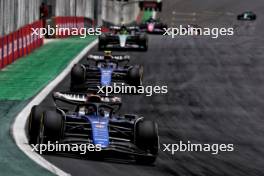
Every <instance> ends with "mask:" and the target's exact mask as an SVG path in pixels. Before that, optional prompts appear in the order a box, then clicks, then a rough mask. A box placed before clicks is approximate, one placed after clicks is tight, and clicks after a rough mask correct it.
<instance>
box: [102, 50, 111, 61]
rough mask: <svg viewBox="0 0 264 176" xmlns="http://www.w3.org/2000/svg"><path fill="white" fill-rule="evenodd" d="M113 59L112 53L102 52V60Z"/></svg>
mask: <svg viewBox="0 0 264 176" xmlns="http://www.w3.org/2000/svg"><path fill="white" fill-rule="evenodd" d="M112 58H113V56H112V51H105V52H104V59H106V60H111V59H112Z"/></svg>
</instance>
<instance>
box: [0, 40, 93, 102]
mask: <svg viewBox="0 0 264 176" xmlns="http://www.w3.org/2000/svg"><path fill="white" fill-rule="evenodd" d="M94 39H95V37H87V38H85V39H80V38H79V37H75V38H68V39H61V40H58V41H54V42H50V43H47V44H46V45H44V46H43V47H41V48H40V49H38V50H35V51H34V52H33V53H31V54H30V55H28V56H26V57H23V58H20V59H19V60H17V61H16V62H14V63H13V64H11V65H9V66H7V67H6V68H5V69H3V70H1V71H0V100H26V99H29V98H31V97H32V96H34V95H35V94H36V93H37V92H39V91H40V90H41V89H42V88H43V87H44V86H45V85H47V83H48V82H50V81H51V80H53V79H54V78H55V77H56V76H57V75H58V74H59V73H60V72H61V71H62V70H63V69H64V68H65V67H66V66H67V65H68V64H69V62H70V61H71V60H72V59H73V58H74V57H75V56H76V55H77V54H78V53H79V52H80V51H81V50H82V49H84V48H85V47H86V46H87V44H88V43H90V42H91V41H93V40H94Z"/></svg>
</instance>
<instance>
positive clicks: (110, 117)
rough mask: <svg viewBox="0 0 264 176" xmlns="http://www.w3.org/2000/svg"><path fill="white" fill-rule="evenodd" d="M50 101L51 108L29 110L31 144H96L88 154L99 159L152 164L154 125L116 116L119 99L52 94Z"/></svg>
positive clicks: (130, 116) (155, 145) (155, 143)
mask: <svg viewBox="0 0 264 176" xmlns="http://www.w3.org/2000/svg"><path fill="white" fill-rule="evenodd" d="M53 99H54V103H55V107H54V108H53V109H52V108H51V107H43V106H33V108H32V109H31V113H30V116H29V125H28V126H29V129H28V134H29V141H30V143H31V144H47V143H51V144H52V143H57V144H68V145H70V144H90V145H91V144H92V145H97V146H98V145H99V146H100V150H99V151H93V152H90V153H89V154H91V155H94V154H95V156H98V157H103V158H105V157H107V158H108V157H110V158H112V157H119V156H120V157H122V158H124V157H125V158H127V159H135V160H136V162H138V163H142V164H152V163H154V162H155V159H156V157H157V155H158V150H159V137H158V128H157V124H156V123H155V122H154V121H148V120H145V118H144V117H141V116H138V115H134V114H127V115H116V112H117V111H118V110H119V109H120V107H121V104H122V103H121V99H120V98H119V97H100V96H98V95H88V94H72V93H67V92H64V93H63V92H54V93H53ZM62 104H64V107H63V106H62ZM66 105H67V106H66ZM69 106H72V109H73V110H70V108H69ZM53 152H63V153H65V151H53ZM66 152H67V151H66ZM69 152H70V153H72V154H74V152H72V151H69ZM75 152H76V151H75ZM89 154H88V155H87V157H89ZM91 155H90V156H91Z"/></svg>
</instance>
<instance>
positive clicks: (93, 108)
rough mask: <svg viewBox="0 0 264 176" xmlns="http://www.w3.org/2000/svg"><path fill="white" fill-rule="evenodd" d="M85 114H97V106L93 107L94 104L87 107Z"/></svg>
mask: <svg viewBox="0 0 264 176" xmlns="http://www.w3.org/2000/svg"><path fill="white" fill-rule="evenodd" d="M85 114H86V115H95V114H96V110H95V107H93V106H88V107H86V109H85Z"/></svg>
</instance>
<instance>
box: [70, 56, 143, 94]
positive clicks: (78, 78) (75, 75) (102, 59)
mask: <svg viewBox="0 0 264 176" xmlns="http://www.w3.org/2000/svg"><path fill="white" fill-rule="evenodd" d="M87 60H88V63H87V64H76V65H74V66H73V68H72V70H71V91H79V92H80V91H81V92H83V91H97V90H98V86H112V85H113V83H116V84H119V85H121V84H125V85H131V86H136V87H137V86H141V85H142V79H143V66H140V65H134V66H132V65H128V64H129V61H130V57H129V56H128V55H112V53H111V52H110V51H106V52H105V55H89V56H88V58H87Z"/></svg>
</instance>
